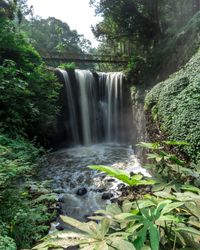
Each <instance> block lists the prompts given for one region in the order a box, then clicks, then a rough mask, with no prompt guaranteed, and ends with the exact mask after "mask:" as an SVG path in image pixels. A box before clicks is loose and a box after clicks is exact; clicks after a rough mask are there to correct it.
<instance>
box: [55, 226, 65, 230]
mask: <svg viewBox="0 0 200 250" xmlns="http://www.w3.org/2000/svg"><path fill="white" fill-rule="evenodd" d="M56 229H57V230H59V231H63V230H64V229H65V228H64V227H63V226H62V225H60V224H59V225H57V226H56Z"/></svg>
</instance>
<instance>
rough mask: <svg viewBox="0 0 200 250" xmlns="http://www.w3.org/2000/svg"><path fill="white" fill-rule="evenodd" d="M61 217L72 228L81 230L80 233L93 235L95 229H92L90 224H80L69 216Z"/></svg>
mask: <svg viewBox="0 0 200 250" xmlns="http://www.w3.org/2000/svg"><path fill="white" fill-rule="evenodd" d="M60 217H61V219H62V221H64V222H65V223H67V224H69V225H70V226H72V227H75V228H77V229H79V230H80V231H82V232H84V233H87V234H91V233H93V231H92V229H94V228H91V224H89V223H84V222H80V221H78V220H76V219H74V218H71V217H69V216H66V215H65V216H63V215H61V216H60Z"/></svg>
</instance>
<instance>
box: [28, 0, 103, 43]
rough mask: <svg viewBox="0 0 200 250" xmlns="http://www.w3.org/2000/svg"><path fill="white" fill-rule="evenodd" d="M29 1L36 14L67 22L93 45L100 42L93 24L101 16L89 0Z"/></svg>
mask: <svg viewBox="0 0 200 250" xmlns="http://www.w3.org/2000/svg"><path fill="white" fill-rule="evenodd" d="M27 3H28V5H29V6H31V5H33V8H34V15H38V16H40V17H42V18H48V17H49V16H51V17H55V18H57V19H60V20H62V21H63V22H66V23H67V24H68V25H69V26H70V29H76V30H77V31H78V33H79V34H83V35H84V36H85V38H87V39H89V40H90V41H91V42H92V46H93V47H97V45H98V42H97V41H96V40H95V38H94V36H93V33H92V31H91V25H95V24H96V23H97V22H99V21H100V20H101V18H100V17H95V13H94V9H92V8H91V7H90V6H89V0H56V1H54V0H28V1H27Z"/></svg>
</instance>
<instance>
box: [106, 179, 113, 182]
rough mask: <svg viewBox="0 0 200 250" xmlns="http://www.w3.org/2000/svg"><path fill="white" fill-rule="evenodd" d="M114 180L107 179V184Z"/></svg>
mask: <svg viewBox="0 0 200 250" xmlns="http://www.w3.org/2000/svg"><path fill="white" fill-rule="evenodd" d="M113 181H115V179H107V182H113Z"/></svg>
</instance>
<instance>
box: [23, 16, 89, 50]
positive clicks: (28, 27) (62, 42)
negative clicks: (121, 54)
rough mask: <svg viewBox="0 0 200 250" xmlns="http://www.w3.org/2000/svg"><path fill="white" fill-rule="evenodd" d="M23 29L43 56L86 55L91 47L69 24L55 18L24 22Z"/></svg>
mask: <svg viewBox="0 0 200 250" xmlns="http://www.w3.org/2000/svg"><path fill="white" fill-rule="evenodd" d="M21 29H22V30H23V31H25V32H26V33H27V34H28V37H29V39H30V42H31V44H32V45H33V46H34V47H35V48H36V49H37V51H39V52H40V53H42V54H51V53H55V52H62V53H71V54H84V52H85V51H88V50H89V48H90V46H91V43H90V41H89V40H87V39H85V38H84V36H83V35H80V34H78V33H77V31H76V30H71V29H70V27H69V25H68V24H67V23H64V22H62V21H61V20H58V19H56V18H54V17H49V18H47V19H40V18H38V17H37V18H32V19H31V20H24V21H23V23H22V25H21Z"/></svg>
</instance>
